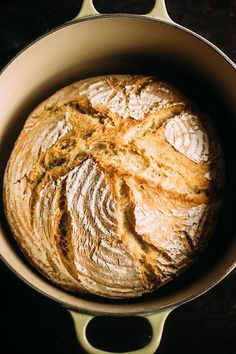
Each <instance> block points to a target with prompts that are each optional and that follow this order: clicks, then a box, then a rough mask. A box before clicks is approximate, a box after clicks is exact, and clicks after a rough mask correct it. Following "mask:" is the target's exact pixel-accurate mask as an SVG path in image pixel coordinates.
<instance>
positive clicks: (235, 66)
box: [0, 13, 236, 316]
mask: <svg viewBox="0 0 236 354" xmlns="http://www.w3.org/2000/svg"><path fill="white" fill-rule="evenodd" d="M111 18H112V19H114V18H126V19H136V20H137V19H138V20H148V21H152V22H158V23H162V24H164V25H167V26H171V27H174V28H176V29H178V30H181V31H183V32H185V33H188V34H190V35H192V36H193V37H195V38H196V39H197V40H199V41H201V42H203V43H204V44H205V45H208V46H209V47H211V48H212V49H213V50H214V51H215V52H216V54H218V55H220V56H221V57H222V58H223V59H224V60H225V61H226V63H227V64H229V65H231V67H232V68H233V69H234V70H236V64H235V63H234V62H233V61H232V60H231V59H230V58H229V57H228V56H227V55H226V54H225V53H224V52H223V51H222V50H221V49H219V48H218V47H217V46H216V45H214V44H213V43H212V42H210V41H209V40H207V39H206V38H204V37H202V36H201V35H199V34H197V33H196V32H194V31H192V30H190V29H188V28H186V27H184V26H182V25H179V24H177V23H175V22H173V21H169V20H165V19H161V18H154V17H150V16H148V15H138V14H126V13H115V14H99V15H93V16H88V17H83V18H76V19H73V20H70V21H68V22H66V23H64V24H61V25H59V26H56V27H54V28H52V29H51V30H49V31H47V32H46V33H44V34H42V35H40V36H39V37H37V38H36V39H35V40H33V41H32V42H30V43H29V44H28V45H26V46H25V47H24V48H23V49H21V50H20V51H19V52H18V53H17V54H16V55H15V56H14V57H13V58H12V59H10V60H9V62H8V63H7V64H6V65H5V66H4V67H3V68H2V69H1V70H0V77H1V75H2V74H3V73H4V72H5V70H6V69H7V68H8V67H9V66H10V65H11V64H12V63H13V62H14V61H15V60H16V59H17V58H18V57H19V56H20V55H21V54H23V53H24V52H25V51H26V50H28V49H30V48H31V47H32V46H34V45H35V44H36V43H37V42H39V41H40V40H41V39H43V38H45V37H47V36H48V35H50V34H53V33H54V32H57V31H59V30H61V29H63V28H66V27H69V26H73V25H77V24H78V23H80V22H87V21H90V20H91V21H93V20H100V19H111ZM0 237H1V235H0ZM0 259H1V260H2V261H3V263H5V264H6V265H7V267H8V268H9V269H10V270H11V271H13V273H15V274H16V275H17V277H18V278H20V279H21V280H22V281H23V282H24V283H26V284H27V285H29V286H30V287H31V288H33V289H34V290H36V291H37V292H39V293H41V294H42V295H44V296H46V297H48V298H50V299H51V300H54V301H56V302H58V303H60V304H61V305H62V306H63V307H66V308H69V309H72V310H75V311H77V312H80V313H85V314H91V315H107V316H134V315H147V314H153V313H157V312H160V311H163V310H166V309H173V308H175V307H178V306H180V305H183V304H185V303H187V302H189V301H192V300H194V299H195V298H197V297H199V296H200V295H202V294H204V293H206V292H207V291H208V290H210V289H212V288H213V287H214V286H216V285H217V284H218V283H220V282H221V281H222V280H223V279H224V278H225V277H226V276H227V275H229V274H230V273H231V272H232V271H233V270H234V269H235V268H236V259H235V261H234V262H233V264H232V265H231V266H230V267H229V268H227V269H226V271H225V272H224V273H223V274H221V275H220V276H219V277H217V278H216V279H215V280H214V281H211V282H210V283H209V284H208V285H206V286H205V287H203V288H201V289H199V290H198V291H196V292H194V293H193V294H191V295H186V296H185V297H183V298H182V299H180V300H178V301H176V302H173V303H170V304H168V305H163V306H160V307H158V308H156V309H155V308H153V309H151V310H146V311H145V310H144V311H129V310H128V308H127V310H125V312H120V313H112V312H106V311H94V310H91V311H90V310H88V309H85V308H81V307H79V306H76V305H71V304H70V303H67V302H66V301H63V300H60V299H59V298H56V297H55V296H53V295H51V294H48V293H47V292H45V291H44V290H42V289H40V288H38V287H37V286H36V285H35V284H34V283H32V282H30V281H29V280H27V279H26V278H25V277H24V276H23V275H22V274H21V273H20V272H18V271H17V270H16V269H15V268H14V267H13V266H12V265H11V264H10V263H9V262H8V261H7V260H6V258H5V257H4V256H3V255H2V254H0ZM25 267H27V265H25ZM37 276H39V277H40V274H37ZM40 278H41V280H43V281H45V283H46V282H47V280H46V279H44V278H43V277H40ZM51 285H53V284H51ZM55 287H56V286H55ZM56 288H57V287H56ZM59 290H60V291H63V289H59ZM89 301H91V302H93V301H92V300H89ZM105 301H106V299H105V298H104V302H105ZM143 304H144V306H145V303H143ZM107 305H108V304H107ZM109 306H111V307H112V306H113V304H109ZM123 306H125V307H128V306H129V304H126V303H124V304H123Z"/></svg>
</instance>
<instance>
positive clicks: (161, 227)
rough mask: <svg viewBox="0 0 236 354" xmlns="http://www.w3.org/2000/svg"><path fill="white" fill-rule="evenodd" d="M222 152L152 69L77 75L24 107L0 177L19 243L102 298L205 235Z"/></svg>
mask: <svg viewBox="0 0 236 354" xmlns="http://www.w3.org/2000/svg"><path fill="white" fill-rule="evenodd" d="M222 194H223V159H222V154H221V149H220V145H219V142H218V139H217V136H216V134H215V132H214V130H213V128H212V126H211V124H210V122H209V120H208V118H207V117H206V116H204V115H203V114H201V113H199V112H197V111H196V110H195V109H194V108H193V106H192V105H191V104H190V103H189V102H188V101H187V100H186V98H184V97H183V96H182V95H181V94H180V93H179V92H177V91H176V90H175V89H173V88H172V87H171V86H169V85H168V84H165V83H162V82H159V81H158V80H157V79H156V78H154V77H144V76H131V75H113V76H101V77H94V78H90V79H85V80H81V81H78V82H76V83H73V84H72V85H70V86H68V87H65V88H63V89H61V90H59V91H58V92H56V93H55V94H54V95H53V96H51V97H50V98H48V99H47V100H46V101H44V102H43V103H41V104H40V105H39V106H38V107H37V108H36V109H35V110H34V111H33V112H32V113H31V114H30V116H29V117H28V119H27V120H26V123H25V125H24V128H23V130H22V132H21V134H20V136H19V138H18V140H17V142H16V144H15V146H14V149H13V151H12V154H11V157H10V159H9V161H8V165H7V168H6V171H5V177H4V207H5V212H6V216H7V219H8V222H9V225H10V227H11V230H12V232H13V235H14V236H15V238H16V240H17V242H18V244H19V245H20V247H21V249H22V250H23V252H24V253H25V255H26V256H27V257H28V259H29V260H30V261H31V262H32V264H33V265H34V266H35V267H36V268H37V269H38V270H39V271H40V272H41V273H43V274H44V275H45V276H46V277H47V278H48V279H50V280H51V281H53V282H54V283H55V284H57V285H59V286H61V287H63V288H65V289H67V290H70V291H73V292H84V293H93V294H97V295H100V296H105V297H111V298H126V297H137V296H141V295H142V294H144V293H147V292H151V291H153V290H155V289H156V288H158V287H160V286H161V285H163V284H165V283H166V282H168V281H170V280H171V279H173V278H174V277H176V276H177V275H179V274H180V273H181V272H182V271H183V270H184V269H186V268H187V267H188V266H189V265H190V264H191V263H192V262H193V261H194V260H195V259H196V257H197V255H198V253H199V251H200V250H202V249H204V247H205V244H206V241H207V240H208V239H209V237H210V236H211V234H212V232H213V229H214V224H215V221H216V217H217V212H218V210H219V207H220V204H221V200H222Z"/></svg>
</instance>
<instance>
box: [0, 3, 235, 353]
mask: <svg viewBox="0 0 236 354" xmlns="http://www.w3.org/2000/svg"><path fill="white" fill-rule="evenodd" d="M235 69H236V67H235V64H234V63H233V62H232V61H231V60H230V59H229V58H227V56H226V55H225V54H224V53H222V52H221V51H220V50H219V49H218V48H216V47H215V46H214V45H213V44H211V43H210V42H209V41H207V40H206V39H204V38H202V37H200V36H199V35H197V34H196V33H194V32H192V31H190V30H188V29H186V28H184V27H182V26H180V25H178V24H176V23H174V22H173V21H172V20H171V19H170V18H169V16H168V14H167V11H166V8H165V2H164V0H157V1H156V4H155V6H154V8H153V10H152V11H151V12H150V13H149V14H148V15H145V16H144V15H126V14H115V15H100V14H99V13H98V12H97V11H96V10H95V8H94V6H93V3H92V0H84V3H83V6H82V9H81V11H80V14H79V15H78V16H77V17H76V18H75V19H73V20H72V21H71V22H68V23H66V24H64V25H62V26H60V27H58V28H56V29H54V30H52V31H50V32H49V33H48V34H46V35H44V36H42V37H41V38H39V39H38V40H36V41H35V42H34V43H32V44H31V45H29V46H28V47H27V48H25V49H24V50H23V51H22V52H21V53H20V54H19V55H18V56H17V57H16V58H14V59H13V60H12V61H11V62H10V63H9V64H8V66H7V67H5V69H4V70H3V71H2V72H1V75H0V113H1V114H0V117H1V125H0V142H1V147H0V148H1V180H2V177H3V173H4V169H5V166H6V162H7V159H8V157H9V154H10V151H11V149H12V147H13V143H14V141H15V140H16V137H17V135H18V134H19V131H20V130H21V128H22V126H23V122H24V121H25V119H26V118H27V116H28V114H29V113H30V112H31V111H32V109H33V108H34V107H35V106H36V105H37V104H38V103H39V102H41V101H42V100H43V99H44V98H47V97H48V96H49V95H50V94H52V93H53V92H55V90H57V89H58V88H61V87H63V86H65V85H67V84H70V83H72V82H74V81H76V80H78V79H80V78H84V77H89V76H93V75H101V74H111V73H113V74H114V73H115V74H117V73H135V74H151V75H156V76H158V77H159V78H161V79H164V80H165V81H170V82H172V83H174V84H175V85H177V86H178V87H179V88H180V89H182V90H183V92H185V93H186V94H187V95H188V96H191V98H192V99H194V100H195V101H196V102H197V103H198V104H199V105H200V106H201V107H202V108H203V109H204V111H207V112H208V113H209V114H210V116H211V118H212V122H213V124H214V126H215V128H216V130H217V131H218V134H219V137H220V139H221V144H222V147H223V152H224V156H225V161H226V192H225V201H224V205H223V207H222V211H221V214H220V216H219V222H218V225H217V228H216V232H215V234H214V235H213V237H212V241H211V242H210V244H209V246H208V248H207V251H206V252H205V254H204V255H203V256H202V257H201V258H200V260H199V261H198V262H197V263H196V264H195V265H194V266H193V267H191V269H190V270H188V271H187V272H186V273H185V274H184V275H182V276H181V277H179V279H177V280H175V281H173V282H171V283H170V284H168V285H166V286H165V287H163V288H162V289H160V290H158V291H156V292H155V293H153V294H152V295H146V296H144V297H142V298H141V299H136V300H130V301H128V300H125V301H118V300H116V301H115V300H114V301H112V300H106V299H101V298H98V297H95V296H94V297H93V296H88V297H82V296H74V295H72V294H70V293H68V292H65V291H63V290H62V289H59V288H57V287H55V286H54V285H52V284H50V283H49V282H48V281H47V280H46V279H44V278H43V277H42V276H41V275H40V274H38V273H37V272H36V271H35V270H34V269H32V267H31V266H30V265H29V264H28V263H27V261H26V260H25V259H24V257H23V256H22V255H21V253H20V252H19V251H18V249H17V247H16V246H15V242H14V240H13V239H12V236H11V234H10V231H9V228H8V226H7V223H6V220H5V218H4V216H3V215H2V217H1V225H0V227H1V228H0V253H1V258H2V260H3V261H4V262H5V263H6V264H7V265H8V266H9V267H10V268H11V269H12V270H13V271H14V272H15V273H16V274H17V275H18V276H19V277H20V278H21V279H22V280H24V281H25V282H26V283H28V284H29V285H30V286H32V287H33V288H34V289H36V290H38V291H39V292H41V293H43V294H44V295H45V296H48V297H50V298H51V299H54V300H55V301H58V302H60V303H61V304H62V305H63V306H65V307H66V308H67V309H68V310H69V311H70V313H71V315H72V317H73V319H74V323H75V327H76V331H77V335H78V339H79V341H80V343H81V345H82V347H83V348H84V349H85V351H86V352H88V353H93V354H99V353H105V352H104V351H102V350H100V349H97V348H94V347H93V346H92V345H91V344H90V343H89V342H88V340H87V338H86V327H87V324H88V323H89V321H90V320H91V319H92V318H93V316H96V315H107V316H109V315H110V316H144V317H146V318H147V319H148V321H149V322H150V324H151V326H152V331H153V335H152V339H151V341H150V342H149V344H148V345H147V346H146V347H144V348H142V349H139V350H136V351H133V352H129V353H133V354H134V353H136V354H138V353H145V354H152V353H154V352H155V351H156V349H157V348H158V345H159V343H160V339H161V335H162V330H163V325H164V322H165V319H166V318H167V316H168V314H169V313H170V312H171V311H172V310H173V309H174V308H176V307H177V306H179V305H181V304H184V303H186V302H187V301H190V300H192V299H194V298H196V297H197V296H199V295H201V294H203V293H204V292H206V291H207V290H209V289H210V288H212V287H213V286H214V285H216V284H217V283H219V282H220V281H221V280H222V279H223V278H224V277H225V276H226V275H227V274H229V272H231V271H232V270H233V268H234V267H235V264H236V238H235V222H234V215H233V211H234V208H235V201H236V196H235V194H236V189H235V187H234V183H235V182H234V181H235V175H236V173H235V167H234V165H235V164H234V155H235V147H234V144H233V143H234V141H235V140H236V139H235V135H236V126H235V125H236V115H235V113H236V90H235V82H236V80H235V79H236V70H235Z"/></svg>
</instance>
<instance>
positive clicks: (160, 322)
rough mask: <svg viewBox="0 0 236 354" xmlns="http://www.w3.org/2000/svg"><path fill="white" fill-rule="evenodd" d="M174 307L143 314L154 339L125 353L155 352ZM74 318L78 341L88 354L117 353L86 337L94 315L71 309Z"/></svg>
mask: <svg viewBox="0 0 236 354" xmlns="http://www.w3.org/2000/svg"><path fill="white" fill-rule="evenodd" d="M172 310H173V309H168V310H165V311H162V312H158V313H155V314H152V315H146V316H143V317H144V318H146V319H147V320H148V321H149V323H150V325H151V328H152V339H151V341H150V342H149V343H148V344H147V345H146V346H145V347H144V348H141V349H138V350H134V351H129V352H125V354H153V353H155V352H156V350H157V348H158V347H159V344H160V341H161V337H162V332H163V327H164V324H165V320H166V318H167V316H168V315H169V314H170V312H171V311H172ZM69 312H70V314H71V316H72V319H73V321H74V325H75V330H76V334H77V338H78V341H79V343H80V345H81V346H82V348H83V349H84V350H85V352H86V353H88V354H115V353H114V352H107V351H104V350H101V349H97V348H95V347H93V346H92V345H91V344H90V343H89V341H88V339H87V337H86V328H87V325H88V324H89V322H90V321H91V320H92V319H93V318H94V316H91V315H86V314H82V313H78V312H75V311H72V310H69Z"/></svg>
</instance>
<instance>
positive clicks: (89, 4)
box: [74, 0, 173, 22]
mask: <svg viewBox="0 0 236 354" xmlns="http://www.w3.org/2000/svg"><path fill="white" fill-rule="evenodd" d="M96 15H100V13H99V12H98V11H97V10H96V9H95V7H94V5H93V0H83V3H82V6H81V9H80V12H79V14H78V15H77V16H76V17H75V18H74V20H76V19H78V18H81V17H88V16H96ZM145 16H150V17H154V18H157V19H162V20H167V21H168V22H173V21H172V20H171V18H170V16H169V15H168V12H167V10H166V4H165V0H156V1H155V4H154V6H153V8H152V10H151V11H150V12H149V13H148V14H146V15H145Z"/></svg>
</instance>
